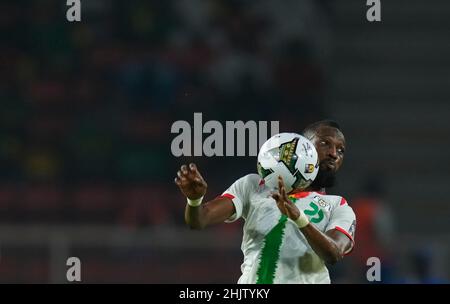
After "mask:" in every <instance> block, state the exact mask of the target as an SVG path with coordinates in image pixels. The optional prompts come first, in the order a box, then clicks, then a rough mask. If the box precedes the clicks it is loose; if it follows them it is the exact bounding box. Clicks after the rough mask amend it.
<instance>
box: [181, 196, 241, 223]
mask: <svg viewBox="0 0 450 304" xmlns="http://www.w3.org/2000/svg"><path fill="white" fill-rule="evenodd" d="M235 212H236V210H235V209H234V205H233V202H232V201H231V200H230V199H229V198H227V197H218V198H216V199H213V200H211V201H209V202H207V203H204V204H203V203H202V204H201V205H200V206H198V207H192V206H190V205H189V204H186V209H185V212H184V219H185V221H186V224H188V226H189V227H190V228H192V229H203V228H205V227H207V226H210V225H214V224H219V223H223V222H224V221H225V220H226V219H228V218H229V217H230V216H232V215H233V214H234V213H235Z"/></svg>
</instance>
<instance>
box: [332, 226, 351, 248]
mask: <svg viewBox="0 0 450 304" xmlns="http://www.w3.org/2000/svg"><path fill="white" fill-rule="evenodd" d="M334 229H336V230H337V231H339V232H342V233H343V234H345V235H346V236H347V237H348V238H349V239H350V241H352V243H353V246H352V248H351V249H350V251H349V252H347V253H346V254H345V255H348V254H350V252H352V251H353V247H355V246H354V245H355V241H354V240H353V237H352V236H351V235H350V233H348V232H347V231H346V230H345V229H344V228H341V227H339V226H336V227H334Z"/></svg>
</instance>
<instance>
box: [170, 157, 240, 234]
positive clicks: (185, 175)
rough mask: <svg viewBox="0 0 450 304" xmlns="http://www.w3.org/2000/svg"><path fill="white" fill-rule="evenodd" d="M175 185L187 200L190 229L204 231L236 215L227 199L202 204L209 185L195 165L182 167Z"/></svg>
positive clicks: (187, 219) (222, 198) (219, 198)
mask: <svg viewBox="0 0 450 304" xmlns="http://www.w3.org/2000/svg"><path fill="white" fill-rule="evenodd" d="M175 183H176V184H177V186H178V187H179V188H180V190H181V192H182V193H183V195H184V196H185V197H186V198H187V204H186V208H185V213H184V219H185V221H186V224H188V225H189V227H190V228H192V229H203V228H205V227H207V226H209V225H212V224H218V223H222V222H224V221H225V220H226V219H228V218H229V217H230V216H232V215H233V214H234V213H235V208H234V205H233V204H232V202H231V199H229V198H227V197H218V198H216V199H213V200H211V201H209V202H207V203H202V201H203V198H204V196H205V194H206V190H207V188H208V185H207V183H206V181H205V180H204V179H203V177H202V175H201V174H200V172H199V171H198V169H197V166H196V165H195V164H192V163H191V164H189V166H186V165H182V166H181V168H180V170H179V171H178V172H177V177H176V178H175Z"/></svg>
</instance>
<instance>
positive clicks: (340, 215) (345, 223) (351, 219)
mask: <svg viewBox="0 0 450 304" xmlns="http://www.w3.org/2000/svg"><path fill="white" fill-rule="evenodd" d="M333 229H335V230H338V231H340V232H342V233H343V234H345V235H346V236H347V237H348V238H349V239H350V240H351V241H352V246H351V247H350V248H349V249H348V250H347V252H345V254H349V253H350V252H351V251H352V249H353V246H354V245H355V229H356V215H355V212H353V209H352V207H350V206H349V205H348V204H347V201H346V200H345V199H344V198H341V200H340V203H339V204H338V206H337V207H336V208H335V209H334V210H333V211H332V213H331V217H330V221H329V222H328V225H327V228H326V231H329V230H333Z"/></svg>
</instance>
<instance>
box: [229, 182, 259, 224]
mask: <svg viewBox="0 0 450 304" xmlns="http://www.w3.org/2000/svg"><path fill="white" fill-rule="evenodd" d="M253 184H254V177H253V176H252V174H249V175H246V176H244V177H241V178H240V179H238V180H237V181H235V182H234V183H233V184H232V185H231V186H230V187H229V188H228V189H227V190H225V191H224V192H223V193H222V195H221V197H228V198H229V199H231V201H232V202H233V204H234V208H235V209H236V212H235V213H234V214H233V215H232V216H231V217H230V218H228V219H227V220H226V221H225V223H232V222H234V221H236V220H238V219H239V218H241V217H243V218H244V219H245V218H246V212H245V210H247V209H248V208H247V207H248V205H249V197H250V194H251V192H252V189H253V188H254V185H253Z"/></svg>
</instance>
